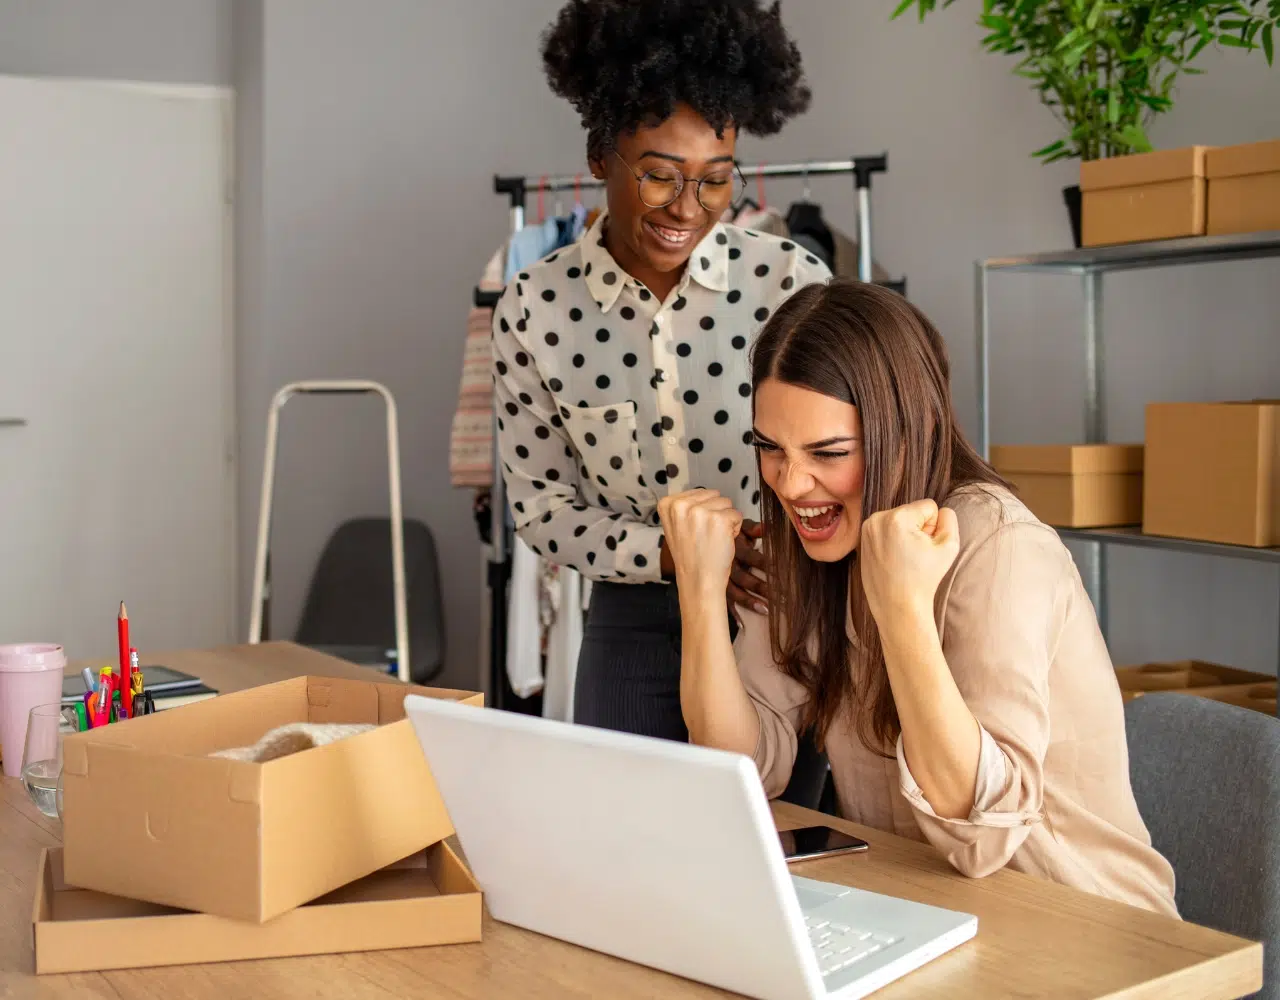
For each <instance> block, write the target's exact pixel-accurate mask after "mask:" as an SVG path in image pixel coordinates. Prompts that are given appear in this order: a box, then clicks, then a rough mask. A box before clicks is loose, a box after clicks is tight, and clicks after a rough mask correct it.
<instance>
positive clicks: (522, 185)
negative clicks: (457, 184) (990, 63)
mask: <svg viewBox="0 0 1280 1000" xmlns="http://www.w3.org/2000/svg"><path fill="white" fill-rule="evenodd" d="M740 169H741V171H742V176H743V177H744V178H746V179H752V178H757V177H801V178H810V177H819V176H824V175H829V174H848V175H852V176H853V186H854V191H855V194H856V196H857V206H858V276H859V277H860V278H861V279H862V280H863V281H870V280H871V273H872V265H871V261H872V254H871V177H872V175H873V174H878V173H884V172H886V171H887V170H888V169H889V157H888V154H887V153H880V154H878V155H876V156H855V157H853V158H851V159H848V160H814V161H810V162H796V163H762V164H758V165H757V166H754V167H747V166H744V167H741V168H740ZM602 187H604V181H601V180H597V179H596V178H594V177H587V178H584V177H582V175H581V174H577V175H574V174H558V175H555V176H542V177H501V176H495V177H494V178H493V190H494V192H495V193H497V194H505V195H506V196H507V198H508V199H509V200H510V221H511V233H512V235H514V234H516V233H518V232H519V231H520V230H521V229H523V228H524V220H525V200H526V198H527V197H528V195H529V193H530V192H532V193H534V194H538V193H543V194H550V193H555V192H557V191H586V190H596V189H599V188H602ZM889 286H890V287H893V288H895V289H896V290H897V291H899V292H901V293H902V294H904V295H905V294H906V283H905V281H898V282H891V283H889ZM498 294H499V293H497V292H482V291H480V289H478V288H477V289H476V290H475V293H474V301H475V304H476V305H477V306H479V307H482V308H484V307H488V308H492V307H493V306H495V305H496V304H497V301H498ZM495 426H496V425H495ZM493 441H494V459H493V486H492V487H491V488H490V494H489V516H490V545H489V564H488V567H487V574H488V575H487V583H488V586H489V601H490V614H489V704H490V706H491V707H494V708H513V709H514V710H516V711H519V710H521V708H527V706H522V705H520V704H518V703H519V702H520V701H521V699H519V698H517V697H516V695H515V693H514V692H513V691H512V690H511V685H510V682H509V681H508V679H507V671H506V662H507V642H506V640H507V628H506V622H507V584H508V582H509V581H510V579H511V557H510V553H509V552H508V546H507V536H506V511H507V499H506V484H505V483H504V482H503V479H502V460H501V458H500V456H499V455H498V453H497V448H498V436H497V432H496V430H495V432H494V439H493ZM525 701H528V699H525Z"/></svg>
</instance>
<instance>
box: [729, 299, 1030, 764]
mask: <svg viewBox="0 0 1280 1000" xmlns="http://www.w3.org/2000/svg"><path fill="white" fill-rule="evenodd" d="M768 378H774V379H777V380H779V381H781V382H786V383H788V384H790V385H795V386H801V387H803V388H806V389H811V390H813V391H814V392H820V393H822V394H823V395H824V396H830V397H831V398H833V399H838V400H840V401H842V402H845V403H850V404H852V405H854V406H856V407H857V408H858V415H859V417H860V419H861V422H862V451H863V455H864V456H865V461H866V470H865V476H864V483H863V489H862V518H863V519H864V520H865V519H866V518H868V517H870V516H871V515H872V514H874V513H876V512H877V511H883V510H891V509H892V508H894V507H898V506H901V505H902V504H905V503H911V502H913V501H916V500H921V499H924V498H925V497H928V498H930V499H932V500H934V501H935V502H937V503H938V504H942V503H943V502H944V501H945V500H946V499H947V497H948V496H950V495H951V493H952V492H953V491H955V490H956V489H958V488H959V487H961V486H966V485H971V484H987V485H991V486H1003V487H1006V488H1007V487H1008V484H1007V483H1005V482H1004V480H1002V479H1001V478H1000V477H999V476H998V475H997V474H996V472H995V470H993V469H992V468H991V466H989V465H988V464H987V463H986V462H984V461H983V460H982V459H981V458H980V457H979V456H978V453H977V452H976V451H974V449H973V447H972V446H971V445H970V444H969V443H968V441H966V440H965V438H964V435H963V434H962V433H961V431H960V428H959V426H958V424H957V421H956V417H955V412H954V409H953V406H952V402H951V390H950V386H949V380H950V365H949V363H948V360H947V351H946V345H945V344H944V343H943V340H942V337H941V335H940V334H939V333H938V331H937V330H936V329H935V328H934V326H933V324H932V323H930V322H929V320H928V319H927V318H926V317H925V316H924V314H923V313H921V312H920V310H918V309H917V308H915V306H913V305H911V303H909V302H908V301H907V300H906V299H905V298H903V297H902V296H900V295H898V294H897V293H896V292H892V291H889V290H888V289H885V288H881V287H880V286H878V285H873V284H867V283H863V282H859V281H853V280H850V279H844V278H835V279H833V280H832V281H831V282H829V283H828V284H825V285H809V286H808V287H806V288H802V289H800V290H799V291H798V292H796V293H795V295H793V296H792V297H791V298H790V299H788V300H787V301H786V302H785V303H784V304H783V305H782V306H781V307H779V309H778V311H777V312H776V313H774V315H773V317H772V318H771V319H770V320H769V322H768V323H767V324H766V325H765V327H764V329H763V330H762V331H761V333H760V336H759V339H758V340H757V341H756V344H755V346H754V347H753V348H752V355H751V383H752V387H753V388H754V389H758V388H759V386H760V383H761V382H763V381H764V380H765V379H768ZM761 480H762V481H763V476H761ZM762 510H763V515H762V516H763V523H764V543H765V545H764V547H765V556H766V559H767V561H768V572H769V579H770V594H771V598H770V605H771V613H770V616H769V631H770V640H771V643H772V646H773V655H774V660H775V661H776V662H777V663H778V664H779V665H780V666H781V669H782V670H783V672H784V673H786V674H788V675H789V676H791V677H793V678H795V679H796V680H797V681H799V682H800V683H801V684H802V685H803V686H804V688H805V689H806V690H807V692H808V694H809V699H808V707H807V709H806V717H805V719H804V724H805V725H806V726H812V727H813V730H814V733H815V736H816V739H817V743H818V745H819V746H823V745H824V742H825V739H826V734H827V731H828V730H829V729H830V728H831V725H832V723H833V722H834V721H835V720H836V718H837V716H838V715H839V714H840V713H841V712H842V711H848V712H850V713H851V717H852V722H853V725H854V730H855V732H856V733H857V734H858V738H859V739H860V740H861V742H862V743H863V745H864V746H866V747H867V748H868V749H870V750H872V751H873V752H876V753H880V754H885V755H886V756H887V755H888V749H889V748H892V747H893V745H894V743H896V741H897V738H898V733H899V732H900V730H901V726H900V723H899V721H898V712H897V708H896V707H895V706H894V703H893V694H892V692H891V691H890V689H889V678H888V675H887V673H886V671H885V665H884V654H883V651H882V648H881V645H880V633H879V630H878V629H877V627H876V623H875V619H874V618H873V617H872V615H871V611H870V609H869V608H868V606H867V602H866V600H865V598H864V596H863V593H862V584H861V576H860V574H857V573H855V572H854V570H855V568H856V563H855V560H856V558H857V553H856V552H854V553H851V554H850V555H849V556H847V557H846V558H844V559H843V560H841V561H840V562H838V563H821V562H815V561H814V560H812V559H810V558H809V557H808V556H807V555H806V554H805V551H804V547H803V546H802V544H801V542H800V539H799V537H798V536H797V534H796V532H795V530H794V529H793V528H792V526H791V524H790V521H789V520H788V518H787V514H786V512H785V510H784V509H783V507H782V504H781V503H780V502H779V500H778V498H777V496H776V495H775V494H774V492H773V491H772V490H771V489H768V488H767V487H766V488H765V489H764V491H763V498H762ZM846 614H847V615H848V616H849V619H850V620H851V623H852V626H853V635H854V636H855V637H856V640H855V647H854V649H853V650H852V655H851V650H850V639H849V637H848V636H847V635H846V631H845V626H846Z"/></svg>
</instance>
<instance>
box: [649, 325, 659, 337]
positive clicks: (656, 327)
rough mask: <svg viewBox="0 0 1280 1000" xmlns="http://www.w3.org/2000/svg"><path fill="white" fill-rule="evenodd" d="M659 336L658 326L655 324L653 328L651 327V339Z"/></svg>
mask: <svg viewBox="0 0 1280 1000" xmlns="http://www.w3.org/2000/svg"><path fill="white" fill-rule="evenodd" d="M657 335H658V324H657V323H654V324H653V326H651V327H649V339H650V340H652V339H653V338H654V337H656V336H657Z"/></svg>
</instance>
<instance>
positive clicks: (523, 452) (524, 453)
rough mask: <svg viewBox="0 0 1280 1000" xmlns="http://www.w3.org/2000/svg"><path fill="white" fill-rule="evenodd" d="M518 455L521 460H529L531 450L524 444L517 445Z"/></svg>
mask: <svg viewBox="0 0 1280 1000" xmlns="http://www.w3.org/2000/svg"><path fill="white" fill-rule="evenodd" d="M516 454H517V455H519V456H520V457H521V458H528V457H529V449H528V448H526V447H525V446H524V445H522V444H518V445H516Z"/></svg>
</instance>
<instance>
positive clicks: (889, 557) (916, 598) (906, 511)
mask: <svg viewBox="0 0 1280 1000" xmlns="http://www.w3.org/2000/svg"><path fill="white" fill-rule="evenodd" d="M959 551H960V533H959V525H958V524H957V522H956V514H955V511H953V510H951V509H950V508H949V507H942V508H939V507H938V505H937V504H936V503H934V502H933V501H932V500H917V501H916V502H915V503H909V504H904V505H903V506H901V507H895V508H894V509H893V510H885V511H880V512H879V513H877V514H872V515H871V516H870V517H869V518H867V519H866V520H865V521H864V522H863V523H862V532H861V537H860V539H859V541H858V562H859V563H860V564H861V566H862V589H863V591H864V592H865V593H866V595H867V604H868V606H869V607H870V609H871V613H872V615H874V616H875V619H876V622H877V624H879V625H880V627H881V628H884V627H885V624H886V623H887V622H888V621H890V620H892V619H893V618H894V617H896V616H899V615H906V614H927V615H928V616H930V617H932V616H933V597H934V594H936V593H937V590H938V585H939V584H940V583H942V578H943V577H944V576H946V575H947V571H948V570H949V569H951V564H952V563H953V562H955V560H956V554H957V553H958V552H959Z"/></svg>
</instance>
